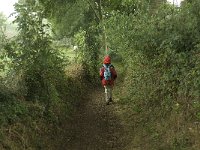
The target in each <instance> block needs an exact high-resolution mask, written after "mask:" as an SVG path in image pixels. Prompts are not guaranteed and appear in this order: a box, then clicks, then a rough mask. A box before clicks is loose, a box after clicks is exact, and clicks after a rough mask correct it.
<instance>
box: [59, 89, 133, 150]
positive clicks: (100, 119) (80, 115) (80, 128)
mask: <svg viewBox="0 0 200 150" xmlns="http://www.w3.org/2000/svg"><path fill="white" fill-rule="evenodd" d="M88 97H89V98H88V99H85V100H84V101H83V102H82V103H81V104H80V105H79V106H78V109H77V111H76V113H75V114H74V115H73V117H72V118H73V120H72V121H71V123H70V124H68V125H67V127H66V129H65V131H64V132H66V134H67V136H66V137H65V139H63V140H64V141H65V143H64V144H63V145H60V146H59V147H60V148H59V149H62V150H125V149H126V148H125V147H126V146H127V145H128V143H129V142H130V141H129V140H128V139H127V138H128V136H127V134H128V130H126V127H124V126H123V125H122V122H121V120H120V117H119V116H118V115H117V111H118V108H119V106H118V104H117V103H114V104H111V105H105V101H104V93H103V89H102V88H99V89H97V90H96V91H95V92H93V93H91V94H90V95H89V96H88Z"/></svg>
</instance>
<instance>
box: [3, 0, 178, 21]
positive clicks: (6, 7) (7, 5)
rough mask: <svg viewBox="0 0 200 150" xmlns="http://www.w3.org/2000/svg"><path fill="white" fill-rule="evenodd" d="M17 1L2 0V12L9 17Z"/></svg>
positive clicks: (170, 0) (175, 2)
mask: <svg viewBox="0 0 200 150" xmlns="http://www.w3.org/2000/svg"><path fill="white" fill-rule="evenodd" d="M17 1H18V0H0V12H3V13H4V14H5V15H6V16H7V17H9V15H10V14H11V13H13V12H14V6H13V5H14V4H15V3H16V2H17ZM168 1H169V2H171V3H172V4H175V5H178V6H179V5H180V2H181V1H182V0H168ZM9 20H13V17H10V18H9Z"/></svg>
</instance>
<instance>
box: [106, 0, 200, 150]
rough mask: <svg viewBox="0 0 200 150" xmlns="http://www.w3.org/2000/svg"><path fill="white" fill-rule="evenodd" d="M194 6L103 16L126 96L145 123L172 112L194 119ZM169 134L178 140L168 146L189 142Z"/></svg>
mask: <svg viewBox="0 0 200 150" xmlns="http://www.w3.org/2000/svg"><path fill="white" fill-rule="evenodd" d="M199 7H200V3H199V1H198V0H195V1H193V2H192V3H189V4H185V5H183V6H182V7H181V8H177V7H173V6H171V5H169V4H165V5H162V6H161V7H160V8H159V9H157V11H155V12H154V13H153V15H152V13H151V12H150V13H148V12H146V13H145V12H141V11H140V12H139V13H137V15H134V14H132V15H130V14H129V15H126V14H121V13H119V12H115V13H114V14H113V16H111V17H110V18H108V19H107V20H106V28H107V34H108V35H109V38H108V42H109V43H110V45H112V47H113V48H114V49H116V50H117V51H116V52H117V53H118V54H120V55H121V56H122V57H123V60H124V62H125V64H126V66H125V67H124V68H125V69H126V76H125V78H124V81H125V83H124V86H125V89H123V90H124V91H125V96H126V99H125V100H126V101H127V103H129V104H132V108H133V111H135V112H137V113H138V114H140V117H141V119H142V120H143V121H141V123H144V124H145V122H147V123H149V125H144V126H145V127H149V126H150V124H151V126H155V125H156V122H157V121H158V122H162V121H160V119H161V118H164V119H166V120H168V119H169V120H170V117H171V116H176V115H180V116H181V117H182V120H181V122H182V123H183V124H184V123H185V122H190V123H191V124H193V123H194V121H199V98H200V94H199V89H200V86H199V85H200V84H199V80H200V78H199V77H200V76H199V67H200V65H199V58H198V56H199V52H200V51H199V50H200V49H199V43H200V39H199V37H200V35H199V33H200V32H199V21H200V20H199V12H198V11H197V10H199ZM116 30H117V32H116ZM183 114H184V115H183ZM168 123H169V122H165V124H168ZM163 124H164V122H163ZM169 124H170V123H169ZM175 124H176V123H175ZM174 126H176V125H174ZM174 126H173V127H174ZM179 128H182V130H181V129H180V130H181V131H180V132H184V131H183V130H185V128H184V129H183V127H182V126H179ZM164 130H167V128H165V129H164ZM174 130H175V129H174ZM197 130H198V129H197ZM147 132H148V131H147ZM150 134H151V133H150ZM186 134H189V133H188V132H186V133H185V134H184V135H183V136H185V135H186ZM173 136H177V137H173ZM173 136H172V137H171V138H172V139H173V138H175V139H177V140H178V141H177V142H175V143H176V144H174V146H173V144H172V143H173V142H172V143H170V147H171V148H172V147H173V148H174V147H175V148H186V147H188V146H191V143H190V144H187V142H185V139H184V138H182V137H179V136H180V135H178V133H177V135H173ZM179 139H180V140H179ZM182 139H183V140H182ZM177 143H178V144H177ZM165 144H166V143H165ZM193 144H194V143H193ZM166 145H167V144H166Z"/></svg>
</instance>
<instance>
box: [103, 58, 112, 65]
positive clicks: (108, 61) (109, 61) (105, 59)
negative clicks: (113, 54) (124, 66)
mask: <svg viewBox="0 0 200 150" xmlns="http://www.w3.org/2000/svg"><path fill="white" fill-rule="evenodd" d="M103 63H104V64H110V63H111V58H110V56H105V58H104V60H103Z"/></svg>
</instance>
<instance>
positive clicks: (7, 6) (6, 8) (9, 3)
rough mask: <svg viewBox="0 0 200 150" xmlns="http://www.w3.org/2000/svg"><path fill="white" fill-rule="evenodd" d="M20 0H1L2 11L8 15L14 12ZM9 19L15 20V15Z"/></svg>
mask: <svg viewBox="0 0 200 150" xmlns="http://www.w3.org/2000/svg"><path fill="white" fill-rule="evenodd" d="M17 1H18V0H0V12H3V14H4V15H6V17H9V16H10V14H11V13H13V12H14V6H13V5H14V4H15V3H16V2H17ZM9 20H13V17H10V18H9Z"/></svg>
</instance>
